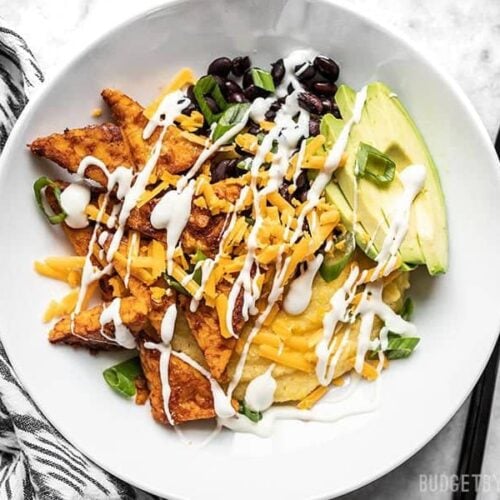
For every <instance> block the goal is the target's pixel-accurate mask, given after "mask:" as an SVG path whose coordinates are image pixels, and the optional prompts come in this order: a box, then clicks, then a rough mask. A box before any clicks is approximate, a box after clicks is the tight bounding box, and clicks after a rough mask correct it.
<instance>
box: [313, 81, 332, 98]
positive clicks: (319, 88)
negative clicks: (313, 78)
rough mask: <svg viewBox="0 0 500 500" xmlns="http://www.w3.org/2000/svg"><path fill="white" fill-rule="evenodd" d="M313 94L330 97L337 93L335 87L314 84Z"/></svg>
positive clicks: (323, 83)
mask: <svg viewBox="0 0 500 500" xmlns="http://www.w3.org/2000/svg"><path fill="white" fill-rule="evenodd" d="M312 89H313V92H314V93H315V94H319V95H328V96H331V95H333V94H335V92H337V85H335V84H334V83H328V82H315V83H313V84H312Z"/></svg>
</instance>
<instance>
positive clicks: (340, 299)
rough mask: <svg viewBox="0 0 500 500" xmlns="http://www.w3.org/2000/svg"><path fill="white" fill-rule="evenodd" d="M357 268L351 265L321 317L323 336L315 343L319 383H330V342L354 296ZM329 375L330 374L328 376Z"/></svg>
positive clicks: (331, 378) (357, 274)
mask: <svg viewBox="0 0 500 500" xmlns="http://www.w3.org/2000/svg"><path fill="white" fill-rule="evenodd" d="M358 276H359V268H358V267H357V266H353V267H352V269H351V272H350V273H349V276H348V277H347V279H346V280H345V282H344V284H343V285H342V286H341V287H340V288H339V289H338V290H337V291H336V292H335V293H334V294H333V296H332V298H331V299H330V306H331V308H330V310H329V311H328V312H327V313H326V314H325V316H324V317H323V337H322V338H321V340H320V341H319V342H318V344H317V345H316V349H315V352H316V357H317V358H318V360H317V362H316V377H317V378H318V381H319V383H320V384H321V385H324V386H327V385H330V383H331V381H332V380H333V373H331V374H330V373H328V362H329V359H330V356H331V349H330V343H331V342H332V339H333V336H334V334H335V330H336V328H337V324H338V323H339V322H341V321H344V322H345V321H346V314H347V309H348V307H349V306H350V304H351V302H352V299H353V298H354V294H353V292H352V291H353V288H355V287H356V283H357V281H358ZM330 375H331V376H330Z"/></svg>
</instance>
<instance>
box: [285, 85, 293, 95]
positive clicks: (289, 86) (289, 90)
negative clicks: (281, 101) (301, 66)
mask: <svg viewBox="0 0 500 500" xmlns="http://www.w3.org/2000/svg"><path fill="white" fill-rule="evenodd" d="M294 90H295V89H294V88H293V85H292V84H291V83H289V84H288V87H287V88H286V91H287V92H288V93H289V94H291V93H292V92H293V91H294Z"/></svg>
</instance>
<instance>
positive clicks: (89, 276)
mask: <svg viewBox="0 0 500 500" xmlns="http://www.w3.org/2000/svg"><path fill="white" fill-rule="evenodd" d="M108 199H109V194H107V195H106V196H105V198H104V201H103V204H102V207H101V208H100V209H99V212H98V213H97V217H96V221H95V227H94V230H93V231H92V236H91V238H90V242H89V249H88V251H87V255H86V256H85V262H84V264H83V269H82V278H81V281H80V290H79V291H78V299H77V301H76V306H75V310H74V311H73V313H72V314H71V332H72V333H73V334H75V331H74V319H75V316H76V315H77V314H78V313H79V312H80V311H81V308H82V304H83V301H84V299H85V295H86V294H87V290H88V286H89V285H90V283H92V282H94V281H96V280H98V279H100V278H102V277H103V276H105V275H106V274H109V273H110V272H111V271H112V269H113V266H112V265H111V264H108V265H106V266H105V267H104V268H103V269H98V268H96V267H95V266H94V264H93V263H92V253H93V249H94V244H95V242H96V239H97V232H98V231H99V228H100V226H101V222H102V218H103V217H104V214H105V212H106V206H107V204H108ZM82 338H83V337H82Z"/></svg>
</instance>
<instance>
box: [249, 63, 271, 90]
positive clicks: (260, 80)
mask: <svg viewBox="0 0 500 500" xmlns="http://www.w3.org/2000/svg"><path fill="white" fill-rule="evenodd" d="M251 74H252V80H253V83H254V85H255V86H256V87H259V88H260V89H264V90H265V91H267V92H274V91H275V90H276V89H275V87H274V80H273V77H272V76H271V73H269V71H265V70H263V69H260V68H253V69H252V72H251Z"/></svg>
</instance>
